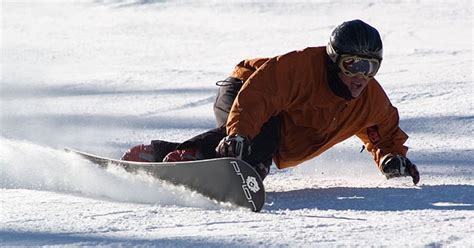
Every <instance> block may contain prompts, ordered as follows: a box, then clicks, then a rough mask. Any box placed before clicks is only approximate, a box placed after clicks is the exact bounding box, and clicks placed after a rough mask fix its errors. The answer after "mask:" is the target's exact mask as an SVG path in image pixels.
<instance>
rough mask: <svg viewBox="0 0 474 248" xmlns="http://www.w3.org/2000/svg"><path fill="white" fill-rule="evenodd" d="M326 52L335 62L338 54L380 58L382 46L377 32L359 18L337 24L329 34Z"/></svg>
mask: <svg viewBox="0 0 474 248" xmlns="http://www.w3.org/2000/svg"><path fill="white" fill-rule="evenodd" d="M326 52H327V54H328V55H329V57H330V58H331V60H332V61H333V62H336V63H337V60H338V59H339V56H340V55H344V54H350V55H358V56H361V57H366V58H374V59H378V60H379V61H381V60H382V55H383V48H382V40H381V39H380V35H379V32H378V31H377V29H375V28H374V27H372V26H370V25H369V24H367V23H365V22H363V21H361V20H352V21H347V22H344V23H342V24H341V25H339V26H337V27H336V28H335V29H334V31H333V32H332V34H331V38H330V40H329V43H328V45H327V46H326Z"/></svg>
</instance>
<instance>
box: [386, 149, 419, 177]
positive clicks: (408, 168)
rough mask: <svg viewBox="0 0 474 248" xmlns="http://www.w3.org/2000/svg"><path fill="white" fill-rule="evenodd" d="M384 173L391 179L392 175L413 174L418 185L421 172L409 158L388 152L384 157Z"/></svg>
mask: <svg viewBox="0 0 474 248" xmlns="http://www.w3.org/2000/svg"><path fill="white" fill-rule="evenodd" d="M381 169H382V173H383V174H384V175H385V176H386V177H387V179H390V178H392V177H401V176H411V177H412V178H413V183H414V184H415V185H416V184H417V183H418V182H419V181H420V173H419V172H418V169H417V168H416V165H415V164H413V163H412V162H411V161H410V160H409V159H408V158H406V157H404V156H402V155H393V154H387V155H385V157H384V158H382V168H381Z"/></svg>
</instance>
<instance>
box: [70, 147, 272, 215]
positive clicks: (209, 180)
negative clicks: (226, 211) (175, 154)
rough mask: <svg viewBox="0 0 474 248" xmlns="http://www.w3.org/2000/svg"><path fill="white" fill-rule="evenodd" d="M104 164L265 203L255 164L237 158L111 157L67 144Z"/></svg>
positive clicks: (253, 205)
mask: <svg viewBox="0 0 474 248" xmlns="http://www.w3.org/2000/svg"><path fill="white" fill-rule="evenodd" d="M64 149H65V150H66V151H67V152H71V153H74V154H77V155H79V156H81V157H82V158H84V159H86V160H89V161H90V162H92V163H94V164H96V165H98V166H99V167H101V168H107V167H109V166H118V167H121V168H123V169H125V170H126V171H127V172H130V173H137V172H139V171H143V172H146V173H147V174H149V175H151V176H153V177H155V178H157V179H160V180H163V181H166V182H170V183H172V184H175V185H183V186H185V187H187V188H188V189H190V190H193V191H196V192H198V193H200V194H202V195H204V196H206V197H208V198H211V199H213V200H216V201H220V202H230V203H232V204H235V205H237V206H240V207H245V208H249V209H251V210H252V211H254V212H259V211H260V210H261V209H262V207H263V205H264V203H265V188H264V186H263V183H262V179H261V178H260V175H259V174H258V173H257V172H256V171H255V169H254V168H253V167H251V166H250V165H249V164H247V163H246V162H244V161H241V160H238V159H235V158H216V159H207V160H198V161H188V162H176V163H174V162H152V163H148V162H132V161H123V160H116V159H110V158H105V157H100V156H96V155H93V154H89V153H85V152H81V151H77V150H74V149H70V148H64Z"/></svg>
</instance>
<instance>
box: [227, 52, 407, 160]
mask: <svg viewBox="0 0 474 248" xmlns="http://www.w3.org/2000/svg"><path fill="white" fill-rule="evenodd" d="M326 56H327V55H326V50H325V47H314V48H306V49H304V50H301V51H294V52H290V53H288V54H285V55H281V56H278V57H275V58H270V59H268V58H260V59H253V60H245V61H242V62H240V63H239V64H238V65H237V66H236V68H235V70H234V72H233V73H232V75H231V76H232V77H236V78H239V79H241V80H243V81H244V82H245V83H244V85H243V87H242V89H241V90H240V92H239V94H238V96H237V98H236V100H235V101H234V104H233V106H232V109H231V111H230V114H229V117H228V120H227V133H228V134H235V133H239V134H242V135H246V136H248V137H250V138H253V137H255V136H256V135H257V134H258V133H259V131H260V128H261V127H262V125H263V124H264V123H265V122H266V121H267V120H268V119H269V118H270V117H272V116H275V115H279V114H280V115H281V116H282V127H281V143H280V147H279V150H278V152H277V153H276V154H275V156H274V160H275V163H276V165H277V166H278V168H280V169H281V168H287V167H291V166H296V165H298V164H300V163H302V162H303V161H306V160H309V159H311V158H313V157H315V156H318V155H319V154H321V153H323V152H324V151H326V150H327V149H329V148H331V147H332V146H334V145H335V144H337V143H339V142H341V141H343V140H345V139H347V138H349V137H351V136H353V135H357V136H358V137H359V138H360V139H361V140H362V141H363V142H364V144H365V146H366V149H367V150H368V151H370V152H371V153H372V155H373V157H374V160H375V162H376V163H377V165H378V166H379V168H380V165H379V164H380V159H381V158H382V157H383V156H384V155H386V154H387V153H394V154H401V155H406V152H407V150H408V148H407V147H406V146H404V145H403V144H404V143H405V141H406V140H407V138H408V136H407V135H406V134H405V133H404V132H403V131H402V130H401V129H400V128H399V127H398V123H399V117H398V111H397V109H396V108H395V107H393V106H392V104H391V103H390V100H389V99H388V97H387V96H386V94H385V92H384V91H383V89H382V87H381V86H380V84H379V83H378V82H377V81H376V80H375V79H372V80H371V81H370V82H369V84H368V86H367V87H366V88H365V90H364V91H363V93H362V94H361V95H360V96H359V97H358V98H356V99H354V100H351V101H347V100H345V99H343V98H341V97H338V96H336V95H335V94H334V93H333V92H332V91H331V89H330V88H329V85H328V81H327V77H326V76H327V75H326V74H327V72H326V71H327V67H326V59H327V57H326Z"/></svg>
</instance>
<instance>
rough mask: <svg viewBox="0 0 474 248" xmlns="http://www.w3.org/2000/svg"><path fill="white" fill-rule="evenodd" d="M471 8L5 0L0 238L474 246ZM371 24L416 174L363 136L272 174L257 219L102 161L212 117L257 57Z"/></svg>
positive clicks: (178, 137) (457, 4)
mask: <svg viewBox="0 0 474 248" xmlns="http://www.w3.org/2000/svg"><path fill="white" fill-rule="evenodd" d="M472 10H473V3H472V2H471V1H469V0H459V1H458V0H453V1H439V0H434V1H361V0H359V1H294V2H293V1H158V0H155V1H153V0H149V1H147V0H129V1H113V0H110V1H108V0H105V1H82V2H64V1H41V2H39V1H8V0H2V1H1V33H0V36H1V41H0V42H1V55H0V59H1V72H0V73H1V88H0V97H1V101H0V110H1V116H0V117H1V121H0V132H1V133H0V192H1V193H0V204H1V206H0V245H1V246H12V245H21V246H23V245H27V246H29V245H40V246H43V245H44V246H64V245H74V246H95V245H104V246H135V245H138V246H158V247H168V246H169V247H199V246H201V247H253V246H269V247H285V246H288V247H315V246H316V247H326V246H329V247H334V246H338V247H339V246H361V247H366V246H376V247H378V246H386V247H444V246H446V247H474V238H473V237H474V168H473V165H474V162H473V161H474V144H473V136H474V135H473V133H474V109H473V101H474V100H473V99H474V98H473V86H474V83H473V31H472V30H473V13H472ZM356 18H357V19H362V20H364V21H366V22H368V23H370V24H372V25H373V26H375V27H376V28H377V29H378V30H379V31H380V33H381V36H382V39H383V42H384V54H385V56H384V60H383V63H382V67H381V69H380V71H379V74H378V75H377V79H378V80H379V81H380V82H381V84H382V85H383V87H384V88H385V90H386V91H387V94H388V95H389V97H390V99H391V100H392V102H393V104H394V105H395V106H397V107H398V109H399V112H400V115H401V127H402V128H403V129H404V130H405V131H406V132H407V133H408V134H409V135H410V139H409V141H408V146H409V147H410V152H409V157H410V158H411V159H412V160H413V162H415V163H416V164H417V165H418V167H419V169H420V173H421V181H420V184H419V186H416V187H415V186H413V185H412V183H411V180H410V178H401V179H393V180H386V179H385V178H384V177H383V176H382V175H381V174H380V173H379V172H378V170H377V169H376V167H375V165H374V163H373V161H372V159H371V157H370V156H369V154H368V153H366V152H363V153H359V150H360V147H361V144H360V142H359V141H358V140H357V139H350V140H348V141H346V142H344V143H342V144H340V145H338V146H336V147H335V148H333V149H332V150H330V151H329V152H327V153H325V154H324V155H323V156H320V157H318V158H316V159H313V160H311V161H308V162H306V163H305V164H303V165H301V166H299V167H296V168H294V169H288V170H281V171H279V170H276V169H272V172H271V174H270V175H269V176H268V177H267V179H266V180H265V181H264V184H265V187H266V190H267V192H268V194H267V200H266V205H265V207H264V209H263V210H262V212H261V213H253V212H250V211H249V210H245V209H240V208H236V207H234V206H230V205H229V204H222V203H215V202H213V201H210V200H208V199H206V198H204V197H202V196H200V195H199V194H196V193H193V192H190V191H188V190H186V189H184V188H182V187H175V186H171V185H168V184H163V183H161V182H159V181H156V180H154V179H153V178H150V177H149V176H147V175H131V174H127V173H125V172H123V171H121V170H118V169H116V170H107V171H106V170H100V169H98V168H96V166H94V165H93V164H91V163H89V162H86V161H84V160H81V159H80V158H78V157H75V156H73V155H71V154H67V153H65V152H64V151H63V147H72V148H75V149H79V150H83V151H87V152H91V153H94V154H99V155H103V156H108V157H113V158H119V157H120V156H121V154H122V153H123V152H124V151H125V150H127V149H128V148H129V147H131V146H133V145H135V144H139V143H143V142H149V141H150V140H152V139H165V140H171V141H183V140H185V139H187V138H190V137H192V136H194V135H195V134H198V133H200V132H203V131H205V130H207V129H210V128H213V127H214V125H215V123H214V119H213V113H212V103H213V101H214V97H215V93H216V91H217V87H216V86H214V82H215V81H218V80H221V79H224V78H225V77H227V75H228V74H229V73H230V72H231V71H232V69H233V67H234V65H235V64H237V63H238V62H239V61H240V60H242V59H244V58H254V57H269V56H276V55H280V54H284V53H286V52H289V51H292V50H298V49H302V48H305V47H308V46H320V45H325V44H326V43H327V41H328V38H329V35H330V33H331V31H332V29H333V28H334V27H335V26H336V25H338V24H340V23H342V22H343V21H345V20H351V19H356Z"/></svg>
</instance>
